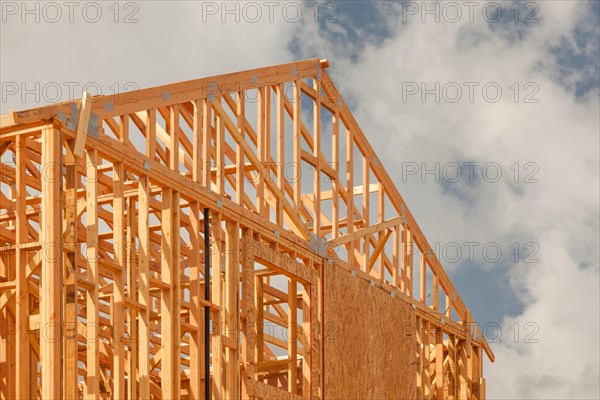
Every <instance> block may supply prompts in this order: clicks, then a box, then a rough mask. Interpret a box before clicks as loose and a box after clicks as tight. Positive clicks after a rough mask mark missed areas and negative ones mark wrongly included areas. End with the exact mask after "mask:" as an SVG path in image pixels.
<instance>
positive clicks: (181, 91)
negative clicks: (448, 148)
mask: <svg viewBox="0 0 600 400" xmlns="http://www.w3.org/2000/svg"><path fill="white" fill-rule="evenodd" d="M327 67H328V63H327V61H325V60H319V59H309V60H303V61H297V62H293V63H288V64H282V65H276V66H270V67H265V68H258V69H254V70H248V71H242V72H237V73H232V74H227V75H220V76H214V77H209V78H203V79H198V80H194V81H188V82H181V83H175V84H171V85H164V86H160V87H155V88H149V89H142V90H139V91H136V92H132V93H131V94H128V95H126V96H123V95H120V96H119V95H114V96H95V97H91V96H87V95H86V96H84V98H83V99H82V100H79V101H76V102H72V103H61V104H54V105H50V106H46V107H41V108H37V109H32V110H26V111H20V112H11V113H9V114H5V115H2V116H1V120H0V122H1V124H0V157H2V164H1V171H0V398H1V399H4V398H11V399H12V398H43V399H54V398H87V399H100V398H102V399H108V398H118V399H133V398H145V399H146V398H152V399H161V398H162V399H167V398H190V399H201V398H204V372H205V370H204V363H203V361H204V356H205V352H204V340H205V338H204V334H203V332H204V331H203V329H204V324H205V322H206V321H205V318H204V310H205V309H208V310H209V311H210V319H211V321H210V322H211V323H212V326H213V329H212V335H211V357H210V362H211V367H210V371H209V372H210V379H211V381H210V385H211V393H212V398H214V399H222V398H247V399H259V398H289V399H298V398H312V399H320V398H335V394H336V389H335V385H330V386H331V387H328V385H327V378H326V377H327V373H328V371H327V369H328V368H331V366H329V367H328V365H327V363H326V362H325V360H324V354H326V353H324V351H325V352H326V348H327V340H340V341H343V340H346V339H347V338H345V337H343V336H337V337H331V333H332V331H330V330H328V325H327V322H328V321H327V319H326V318H325V317H326V316H327V312H326V310H327V307H328V306H335V307H338V306H340V305H339V304H335V305H334V304H333V303H334V302H335V298H331V296H328V293H325V292H324V291H325V290H328V288H327V285H326V281H324V278H325V275H326V271H327V269H328V268H334V269H335V270H334V271H336V272H338V273H343V274H344V276H346V277H348V276H351V277H352V279H351V280H349V282H351V283H350V284H352V282H356V287H359V286H360V287H364V288H365V289H361V290H363V291H364V292H365V296H370V295H371V294H372V293H371V294H368V293H367V292H369V291H376V292H374V293H376V295H375V296H374V298H381V296H385V298H386V299H387V298H390V299H393V301H391V302H389V303H388V302H383V300H382V301H379V302H378V303H377V304H380V303H384V304H380V306H381V307H384V308H385V309H389V310H391V312H393V309H394V307H395V306H393V304H397V303H398V302H400V303H401V304H402V307H403V309H407V310H408V309H410V310H412V311H410V313H411V315H413V316H414V326H412V325H411V328H410V330H409V332H408V333H410V337H411V339H410V340H411V341H412V342H411V343H412V345H411V347H412V348H413V349H414V354H413V355H412V356H411V357H414V359H415V360H416V363H415V364H414V365H413V366H412V367H411V370H410V371H407V373H409V374H411V375H412V376H413V377H414V393H415V397H416V398H420V399H421V398H424V399H431V398H436V399H442V398H453V399H467V398H468V399H484V398H485V379H484V378H483V373H482V362H483V360H482V359H483V353H485V354H486V355H487V357H489V358H490V359H491V360H492V361H493V359H494V356H493V353H492V351H491V349H490V348H489V346H488V344H487V343H486V342H485V340H484V338H483V337H482V335H481V332H480V331H479V329H478V328H477V326H476V325H475V324H474V323H473V321H472V318H471V313H470V311H469V309H468V308H467V307H466V305H465V304H464V303H463V301H462V300H461V298H460V295H459V294H458V292H457V291H456V289H455V288H454V285H453V284H452V282H451V281H450V279H449V278H448V276H447V274H446V273H445V271H444V269H443V267H442V265H441V264H440V261H439V260H438V259H437V257H436V254H435V253H434V252H433V250H432V248H431V246H430V245H429V243H428V242H427V240H426V238H425V236H424V234H423V232H422V231H421V230H420V228H419V226H418V225H417V223H416V221H415V219H414V217H413V216H412V214H411V213H410V211H409V209H408V207H407V205H406V204H405V202H404V200H403V199H402V197H401V196H400V194H399V192H398V190H397V188H396V187H395V186H394V185H393V183H392V180H391V178H390V177H389V175H388V174H387V172H386V171H385V169H384V168H383V166H382V164H381V162H380V161H379V159H378V158H377V156H376V155H375V153H374V151H373V149H372V148H371V146H370V145H369V143H368V141H367V139H366V136H365V134H364V133H363V132H362V130H361V129H360V127H359V126H358V124H357V122H356V120H355V119H354V117H353V116H352V114H351V112H350V110H349V108H348V106H347V105H346V103H345V102H344V100H343V99H342V97H341V95H340V94H339V92H338V90H337V88H336V85H335V84H334V82H333V81H332V80H331V78H330V77H329V75H328V74H327V71H326V69H327ZM344 175H345V176H344ZM203 208H209V209H210V220H209V221H208V222H209V224H210V243H211V246H210V248H209V249H207V248H205V246H204V241H203V239H204V237H205V236H204V227H203V222H204V220H203V216H202V215H201V212H200V210H202V209H203ZM206 252H210V257H211V265H212V271H213V273H212V275H211V282H210V286H211V300H210V301H207V300H206V299H204V296H203V293H204V285H205V273H204V262H203V260H204V255H205V254H206ZM415 258H417V260H415ZM255 263H260V264H262V265H264V266H266V267H267V269H268V270H270V271H266V272H265V271H262V270H257V269H256V268H254V267H253V265H254V264H255ZM261 274H262V275H261ZM269 274H272V275H277V276H280V278H278V279H279V281H277V280H276V279H275V278H273V279H271V278H269ZM428 276H432V277H433V281H432V282H430V283H431V287H432V288H433V289H432V291H433V296H429V294H430V293H428V288H429V287H430V285H428ZM359 282H360V284H359ZM356 287H355V288H354V289H356ZM240 289H241V290H242V292H243V294H242V296H240V295H239V293H240ZM358 293H361V292H360V291H358ZM428 298H432V299H433V302H428V301H427V299H428ZM400 303H398V304H400ZM385 304H388V305H387V306H386V305H385ZM292 309H296V310H297V311H298V312H297V313H293V312H290V310H292ZM298 315H301V318H299V317H298ZM324 318H325V319H324ZM411 318H412V317H411ZM257 319H258V320H261V319H262V320H265V321H270V322H272V323H276V324H278V325H280V326H282V325H285V326H286V327H288V328H289V329H288V334H289V335H291V337H295V338H297V340H287V341H286V340H282V339H281V338H279V337H268V335H264V332H262V334H263V336H262V342H259V341H258V340H254V341H251V340H249V338H250V336H253V337H255V338H259V337H261V330H262V329H261V328H260V327H259V325H257V324H256V321H257ZM380 322H381V323H385V322H386V321H380ZM217 328H218V329H217ZM397 328H398V330H402V329H403V328H405V327H397ZM386 329H392V330H393V329H394V326H386ZM240 332H241V335H240ZM338 335H343V330H340V331H338ZM348 340H350V339H348ZM374 351H376V350H374ZM336 356H337V357H340V360H341V361H339V362H343V357H344V355H343V354H336ZM385 360H386V358H385V357H384V355H383V354H379V355H378V354H375V355H374V367H373V368H381V369H382V370H385V368H387V367H389V365H388V364H389V363H390V362H393V361H390V360H388V361H385ZM378 363H380V364H378ZM299 371H300V374H299ZM348 379H351V377H349V378H348ZM382 379H384V377H383V376H382ZM374 384H376V382H375V383H374ZM361 395H362V396H367V397H368V392H365V393H357V396H361Z"/></svg>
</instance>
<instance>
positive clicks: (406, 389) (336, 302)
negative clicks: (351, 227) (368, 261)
mask: <svg viewBox="0 0 600 400" xmlns="http://www.w3.org/2000/svg"><path fill="white" fill-rule="evenodd" d="M324 277H325V279H324V297H325V299H324V300H325V301H324V323H325V333H326V334H325V343H324V346H325V349H324V351H325V363H324V367H325V368H324V373H325V377H324V379H325V393H324V398H326V399H336V400H337V399H394V400H398V399H414V398H415V387H416V374H415V371H416V368H415V366H416V336H415V333H414V326H415V313H414V310H413V309H412V308H411V307H410V306H409V305H408V304H407V303H405V302H404V301H402V300H400V299H398V298H396V297H392V296H391V295H390V294H389V293H388V292H386V291H384V290H382V289H380V288H378V287H376V286H373V287H372V286H371V284H370V282H369V281H366V280H364V279H361V278H359V277H354V276H352V275H351V274H350V272H348V271H346V270H344V269H342V268H339V267H335V266H334V267H329V268H325V274H324Z"/></svg>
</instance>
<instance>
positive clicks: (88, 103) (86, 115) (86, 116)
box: [72, 92, 92, 158]
mask: <svg viewBox="0 0 600 400" xmlns="http://www.w3.org/2000/svg"><path fill="white" fill-rule="evenodd" d="M91 113H92V96H91V95H90V94H89V93H88V92H83V97H82V98H81V104H80V105H79V118H78V121H77V136H75V143H74V144H73V146H72V147H73V150H72V152H73V155H74V156H75V157H77V158H81V157H83V151H84V149H85V139H86V137H87V134H88V125H89V123H90V114H91Z"/></svg>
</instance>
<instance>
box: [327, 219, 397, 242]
mask: <svg viewBox="0 0 600 400" xmlns="http://www.w3.org/2000/svg"><path fill="white" fill-rule="evenodd" d="M400 221H401V217H394V218H390V219H388V220H385V221H383V222H380V223H378V224H375V225H371V226H368V227H366V228H362V229H359V230H358V231H355V232H352V233H346V234H345V235H342V236H340V237H338V238H337V239H331V240H329V241H328V242H327V243H328V244H329V245H330V246H340V245H344V244H346V243H349V242H352V241H355V240H358V239H361V238H364V237H366V236H369V235H372V234H374V233H377V232H382V231H385V230H389V229H390V228H392V227H393V226H395V225H397V224H398V223H399V222H400Z"/></svg>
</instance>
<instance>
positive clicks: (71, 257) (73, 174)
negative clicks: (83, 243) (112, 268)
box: [63, 104, 90, 399]
mask: <svg viewBox="0 0 600 400" xmlns="http://www.w3.org/2000/svg"><path fill="white" fill-rule="evenodd" d="M87 107H88V112H89V107H90V105H89V104H88V105H87ZM82 117H83V118H85V116H82ZM88 118H89V116H88ZM86 128H87V127H86ZM85 134H87V133H85ZM78 135H79V131H78ZM77 140H78V139H77V138H75V140H73V139H70V140H67V142H66V146H65V150H66V155H65V170H66V175H65V192H66V193H65V194H66V196H65V198H66V202H65V216H64V223H65V234H64V242H63V243H64V247H63V250H64V255H63V277H64V278H63V279H64V302H65V303H64V311H63V312H64V321H65V330H64V337H63V339H64V349H63V360H64V382H63V384H64V387H63V395H64V397H65V398H66V399H78V398H79V390H78V379H77V370H78V368H77V361H78V343H77V278H78V267H77V263H76V258H75V252H76V245H77V229H76V226H77V223H78V222H77V182H78V178H77V165H76V164H75V163H76V157H78V158H80V157H81V156H83V145H80V146H81V148H80V149H79V150H80V153H81V154H76V151H77V148H76V146H77Z"/></svg>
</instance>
